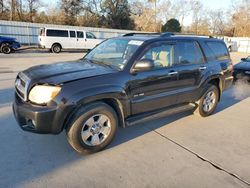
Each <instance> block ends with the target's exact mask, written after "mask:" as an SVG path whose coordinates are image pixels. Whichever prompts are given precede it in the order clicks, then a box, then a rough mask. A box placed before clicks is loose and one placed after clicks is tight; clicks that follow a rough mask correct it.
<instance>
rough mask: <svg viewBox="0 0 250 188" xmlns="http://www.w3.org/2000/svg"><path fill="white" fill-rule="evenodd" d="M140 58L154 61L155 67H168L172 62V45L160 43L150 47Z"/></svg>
mask: <svg viewBox="0 0 250 188" xmlns="http://www.w3.org/2000/svg"><path fill="white" fill-rule="evenodd" d="M141 59H150V60H153V61H154V65H155V68H161V67H170V66H172V65H173V63H174V46H173V45H169V44H161V45H159V46H155V47H152V48H150V49H149V50H148V51H147V52H146V53H145V54H144V56H143V57H142V58H141Z"/></svg>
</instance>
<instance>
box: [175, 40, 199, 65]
mask: <svg viewBox="0 0 250 188" xmlns="http://www.w3.org/2000/svg"><path fill="white" fill-rule="evenodd" d="M177 51H178V57H177V64H200V63H203V62H204V58H203V55H202V52H201V49H200V47H199V46H198V44H197V43H196V42H189V41H186V42H178V43H177Z"/></svg>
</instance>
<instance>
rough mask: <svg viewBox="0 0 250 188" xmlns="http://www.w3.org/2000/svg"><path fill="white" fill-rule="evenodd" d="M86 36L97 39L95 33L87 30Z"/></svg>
mask: <svg viewBox="0 0 250 188" xmlns="http://www.w3.org/2000/svg"><path fill="white" fill-rule="evenodd" d="M86 37H87V38H89V39H96V37H95V35H94V34H93V33H90V32H87V33H86Z"/></svg>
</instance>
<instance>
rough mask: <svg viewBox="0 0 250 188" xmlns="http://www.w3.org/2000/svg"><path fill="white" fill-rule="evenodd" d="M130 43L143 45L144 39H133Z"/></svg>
mask: <svg viewBox="0 0 250 188" xmlns="http://www.w3.org/2000/svg"><path fill="white" fill-rule="evenodd" d="M128 44H129V45H136V46H141V45H142V44H143V41H140V40H131V41H129V43H128Z"/></svg>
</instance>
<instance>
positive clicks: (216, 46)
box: [206, 42, 229, 60]
mask: <svg viewBox="0 0 250 188" xmlns="http://www.w3.org/2000/svg"><path fill="white" fill-rule="evenodd" d="M206 44H207V46H208V47H209V49H210V50H211V51H212V52H213V55H214V58H213V59H217V60H224V59H229V54H228V51H227V48H226V46H225V45H224V44H223V43H222V42H206Z"/></svg>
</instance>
